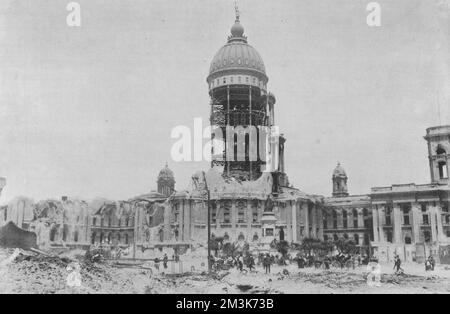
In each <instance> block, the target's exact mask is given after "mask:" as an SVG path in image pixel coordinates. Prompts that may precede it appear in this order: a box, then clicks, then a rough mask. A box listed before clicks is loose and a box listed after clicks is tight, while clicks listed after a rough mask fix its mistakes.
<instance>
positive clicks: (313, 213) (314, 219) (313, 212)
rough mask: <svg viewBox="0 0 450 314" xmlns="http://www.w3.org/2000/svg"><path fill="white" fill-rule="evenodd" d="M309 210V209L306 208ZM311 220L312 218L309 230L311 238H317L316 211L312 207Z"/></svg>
mask: <svg viewBox="0 0 450 314" xmlns="http://www.w3.org/2000/svg"><path fill="white" fill-rule="evenodd" d="M308 207H309V206H308ZM308 211H309V209H308ZM311 216H312V217H311V218H312V219H311V220H312V226H311V227H312V228H311V229H312V232H311V236H312V237H313V238H317V212H316V211H315V208H314V207H313V208H312V210H311Z"/></svg>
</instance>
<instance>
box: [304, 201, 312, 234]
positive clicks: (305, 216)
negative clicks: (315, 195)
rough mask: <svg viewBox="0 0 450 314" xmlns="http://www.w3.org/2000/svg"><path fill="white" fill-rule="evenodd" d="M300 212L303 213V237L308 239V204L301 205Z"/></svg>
mask: <svg viewBox="0 0 450 314" xmlns="http://www.w3.org/2000/svg"><path fill="white" fill-rule="evenodd" d="M302 212H303V219H304V220H303V222H304V223H303V225H304V226H305V232H304V237H305V238H309V237H310V234H309V214H308V203H307V202H305V203H303V204H302Z"/></svg>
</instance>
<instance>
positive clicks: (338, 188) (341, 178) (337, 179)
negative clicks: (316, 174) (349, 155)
mask: <svg viewBox="0 0 450 314" xmlns="http://www.w3.org/2000/svg"><path fill="white" fill-rule="evenodd" d="M347 179H348V177H347V174H346V173H345V170H344V168H342V166H341V164H340V163H338V164H337V166H336V168H335V169H334V171H333V179H332V180H333V197H346V196H348V188H347Z"/></svg>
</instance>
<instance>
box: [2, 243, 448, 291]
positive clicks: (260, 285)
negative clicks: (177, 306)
mask: <svg viewBox="0 0 450 314" xmlns="http://www.w3.org/2000/svg"><path fill="white" fill-rule="evenodd" d="M73 256H76V257H77V258H73ZM77 259H78V261H79V264H80V274H81V278H82V287H75V288H73V287H69V286H68V285H67V284H66V280H67V276H68V274H69V271H68V270H67V266H68V265H69V264H71V263H72V262H73V261H75V260H77ZM405 271H406V272H407V274H406V275H400V276H397V275H393V274H392V269H391V267H390V265H384V266H383V275H382V286H381V287H368V286H367V284H366V280H365V268H358V269H356V270H352V271H350V272H346V271H322V270H315V269H301V270H299V269H297V267H296V266H294V265H289V266H286V267H277V266H275V267H273V269H272V274H270V275H266V274H264V273H263V271H262V269H261V268H257V271H256V272H251V273H244V274H242V273H240V272H239V271H237V270H236V269H231V270H229V271H222V272H219V273H213V274H211V275H208V274H206V273H205V272H200V271H197V272H195V271H194V272H188V273H183V274H180V273H170V267H169V268H168V270H167V272H168V273H167V274H164V273H163V269H162V267H161V268H160V271H159V272H158V271H157V270H156V269H153V270H146V269H143V268H117V267H114V266H113V265H112V264H110V263H91V262H89V261H85V260H84V259H83V257H82V256H81V255H79V254H73V255H72V256H70V254H65V255H61V256H43V255H40V254H36V253H33V252H29V251H22V250H0V293H2V294H3V293H33V294H40V293H51V294H53V293H58V294H66V293H89V294H91V293H92V294H95V293H113V294H118V293H150V294H161V293H176V294H184V293H194V294H211V293H220V294H227V293H247V294H265V293H269V294H276V293H449V292H450V269H449V268H446V267H444V266H439V267H438V268H437V269H436V271H435V272H433V273H425V271H424V270H422V267H421V265H413V264H411V265H406V266H405Z"/></svg>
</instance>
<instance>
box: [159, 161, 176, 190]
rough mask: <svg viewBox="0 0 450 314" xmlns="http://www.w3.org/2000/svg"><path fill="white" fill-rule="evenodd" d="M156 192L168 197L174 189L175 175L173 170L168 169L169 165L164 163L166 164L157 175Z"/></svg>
mask: <svg viewBox="0 0 450 314" xmlns="http://www.w3.org/2000/svg"><path fill="white" fill-rule="evenodd" d="M157 184H158V193H161V194H162V195H164V196H166V197H169V196H170V195H172V193H173V192H174V191H175V177H174V175H173V171H172V170H170V169H169V166H168V165H167V163H166V166H165V167H164V168H163V169H161V171H160V172H159V175H158V181H157Z"/></svg>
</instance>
